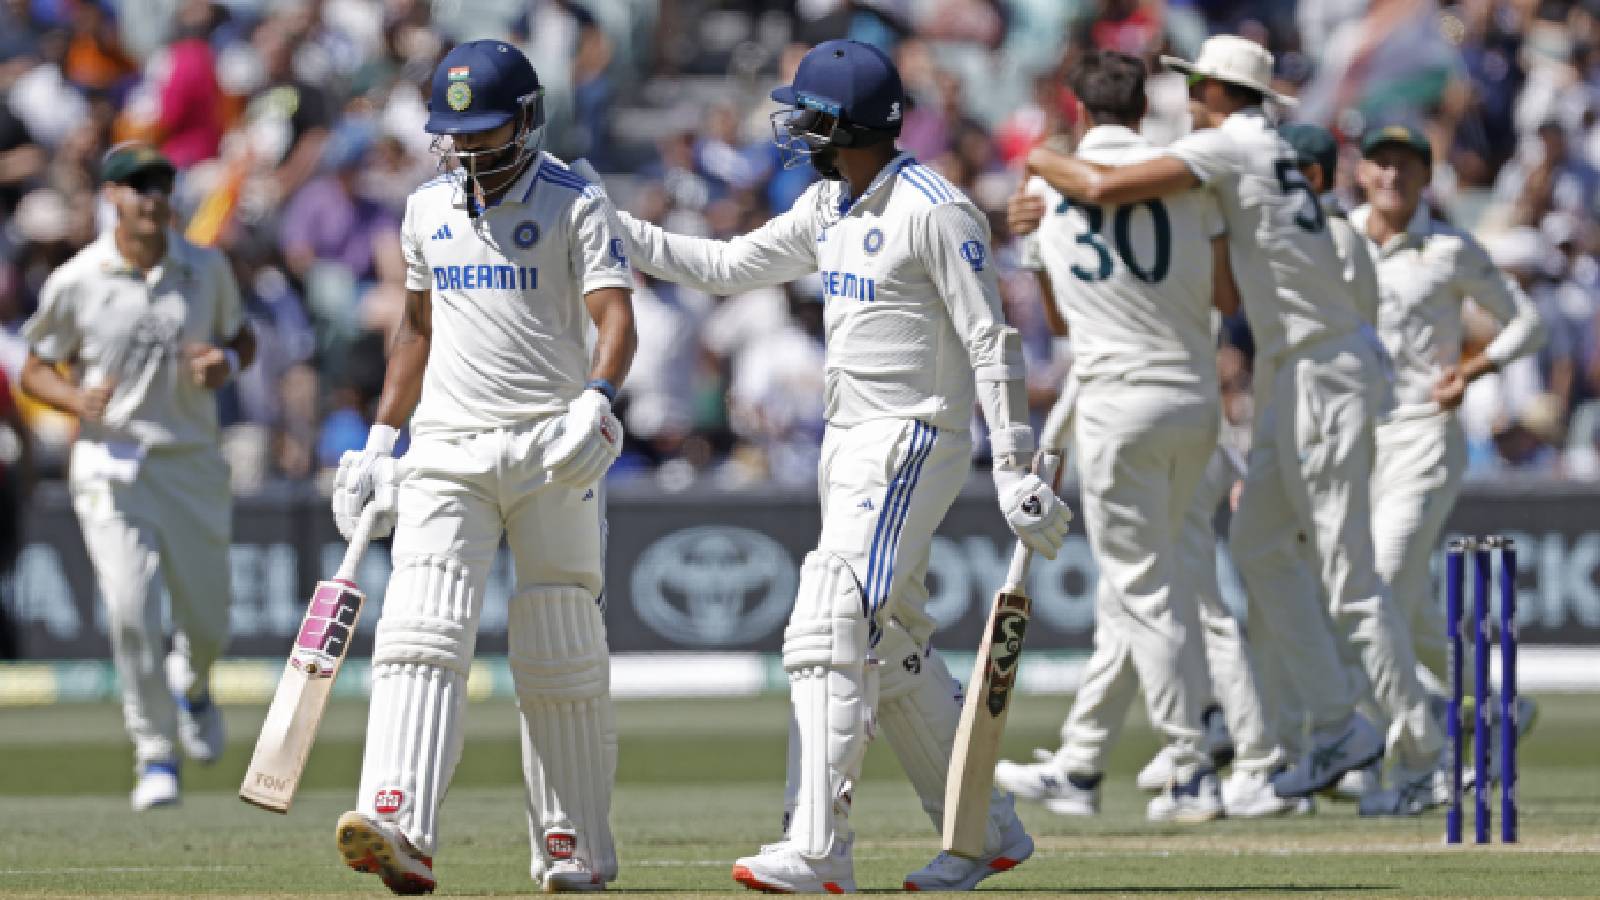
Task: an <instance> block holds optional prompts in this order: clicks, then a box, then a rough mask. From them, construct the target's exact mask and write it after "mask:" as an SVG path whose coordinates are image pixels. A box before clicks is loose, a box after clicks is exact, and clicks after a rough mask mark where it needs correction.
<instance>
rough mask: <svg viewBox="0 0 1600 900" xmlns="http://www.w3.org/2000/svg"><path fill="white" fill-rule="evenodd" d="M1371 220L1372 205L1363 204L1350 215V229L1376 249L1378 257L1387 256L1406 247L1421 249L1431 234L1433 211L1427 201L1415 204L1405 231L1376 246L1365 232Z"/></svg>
mask: <svg viewBox="0 0 1600 900" xmlns="http://www.w3.org/2000/svg"><path fill="white" fill-rule="evenodd" d="M1371 220H1372V204H1370V203H1363V204H1361V205H1360V206H1359V207H1357V208H1356V209H1354V210H1352V211H1351V213H1350V227H1351V228H1354V229H1355V231H1356V233H1357V234H1359V235H1361V236H1362V237H1363V238H1365V239H1366V241H1367V243H1369V244H1371V245H1373V246H1374V247H1377V248H1378V254H1379V255H1380V256H1388V255H1389V254H1391V253H1395V252H1398V251H1400V250H1403V249H1405V248H1407V247H1421V246H1422V245H1423V244H1424V243H1425V242H1426V241H1427V239H1428V235H1430V234H1433V211H1432V210H1430V209H1429V208H1428V201H1427V200H1423V201H1422V202H1421V203H1418V204H1417V209H1416V211H1415V212H1413V213H1412V214H1411V219H1410V221H1408V222H1406V230H1405V231H1402V232H1399V233H1398V234H1395V235H1394V236H1392V237H1390V238H1389V239H1388V240H1387V241H1385V242H1384V243H1383V244H1381V245H1380V244H1378V242H1377V241H1374V240H1373V239H1372V236H1371V234H1370V233H1368V231H1367V223H1368V222H1369V221H1371Z"/></svg>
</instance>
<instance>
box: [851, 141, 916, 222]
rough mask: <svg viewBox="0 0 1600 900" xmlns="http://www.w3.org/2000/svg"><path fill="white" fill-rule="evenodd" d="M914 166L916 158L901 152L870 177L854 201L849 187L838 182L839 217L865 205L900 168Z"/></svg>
mask: <svg viewBox="0 0 1600 900" xmlns="http://www.w3.org/2000/svg"><path fill="white" fill-rule="evenodd" d="M916 164H917V158H916V157H915V156H912V155H911V154H910V153H907V152H906V151H904V150H901V151H900V153H899V155H897V156H896V157H895V158H894V159H891V160H889V162H888V163H887V164H885V165H884V167H883V168H881V169H879V170H878V174H876V175H874V176H872V182H871V183H870V184H868V185H867V189H866V190H864V191H862V192H861V196H860V197H859V198H856V199H851V198H850V185H849V184H848V183H847V182H845V181H842V180H841V181H840V182H839V205H838V206H837V207H836V208H837V209H838V211H839V215H841V216H848V215H850V210H852V209H855V208H856V207H858V206H860V205H861V204H863V203H865V202H866V201H867V198H869V197H871V196H872V195H873V194H875V193H877V192H878V188H880V187H882V186H883V184H884V182H886V181H888V180H889V179H890V178H892V177H894V176H895V175H898V174H899V173H900V170H901V169H902V168H904V167H906V166H914V165H916Z"/></svg>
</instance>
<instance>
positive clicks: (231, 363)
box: [222, 347, 243, 378]
mask: <svg viewBox="0 0 1600 900" xmlns="http://www.w3.org/2000/svg"><path fill="white" fill-rule="evenodd" d="M222 358H223V359H225V360H227V361H228V377H229V378H234V377H237V376H238V374H239V370H240V369H241V368H243V367H242V366H241V365H240V364H239V351H237V350H235V349H233V348H232V347H227V348H224V349H223V351H222Z"/></svg>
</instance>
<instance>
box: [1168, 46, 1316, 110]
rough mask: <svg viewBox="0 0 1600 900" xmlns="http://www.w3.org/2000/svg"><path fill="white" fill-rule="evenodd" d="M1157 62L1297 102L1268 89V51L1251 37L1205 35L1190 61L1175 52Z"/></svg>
mask: <svg viewBox="0 0 1600 900" xmlns="http://www.w3.org/2000/svg"><path fill="white" fill-rule="evenodd" d="M1161 64H1162V65H1163V66H1166V67H1167V68H1169V69H1176V70H1178V71H1179V72H1182V73H1184V74H1185V75H1189V76H1199V77H1201V78H1214V79H1216V80H1217V81H1226V82H1228V83H1229V84H1237V85H1239V86H1240V87H1247V88H1250V89H1251V90H1254V91H1260V92H1261V94H1262V96H1264V97H1267V98H1268V99H1271V100H1273V101H1274V102H1277V103H1281V104H1283V105H1284V106H1294V105H1296V104H1297V103H1299V102H1300V101H1298V100H1296V99H1295V98H1293V97H1290V96H1288V95H1285V94H1280V93H1278V92H1277V91H1275V90H1273V89H1272V87H1271V84H1272V53H1271V52H1270V51H1269V50H1267V48H1265V47H1263V46H1261V45H1260V44H1258V43H1256V42H1255V41H1252V40H1247V39H1245V38H1242V37H1238V36H1237V35H1232V34H1219V35H1217V36H1215V37H1209V38H1206V42H1205V43H1203V44H1201V45H1200V57H1199V58H1198V59H1196V60H1195V61H1194V62H1189V61H1188V60H1186V59H1179V58H1178V57H1176V56H1163V57H1161Z"/></svg>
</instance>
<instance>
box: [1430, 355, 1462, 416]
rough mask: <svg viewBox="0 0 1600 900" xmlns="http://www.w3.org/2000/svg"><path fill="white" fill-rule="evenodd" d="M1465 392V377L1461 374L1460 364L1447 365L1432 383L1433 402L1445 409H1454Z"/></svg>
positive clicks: (1459, 403)
mask: <svg viewBox="0 0 1600 900" xmlns="http://www.w3.org/2000/svg"><path fill="white" fill-rule="evenodd" d="M1466 393H1467V377H1466V375H1464V374H1462V372H1461V367H1460V366H1448V367H1446V368H1445V370H1444V372H1443V373H1441V374H1440V375H1439V380H1438V381H1437V382H1436V383H1435V384H1434V385H1433V402H1435V403H1437V404H1439V408H1440V409H1442V410H1445V411H1449V410H1452V409H1455V408H1456V407H1458V406H1460V405H1461V399H1462V398H1463V397H1464V396H1466Z"/></svg>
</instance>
